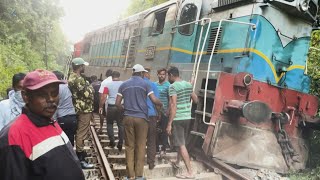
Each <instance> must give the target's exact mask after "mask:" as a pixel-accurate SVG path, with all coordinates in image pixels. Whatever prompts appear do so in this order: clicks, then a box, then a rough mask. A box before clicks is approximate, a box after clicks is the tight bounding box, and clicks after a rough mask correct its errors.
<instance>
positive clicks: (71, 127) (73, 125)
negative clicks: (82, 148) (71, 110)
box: [58, 114, 77, 146]
mask: <svg viewBox="0 0 320 180" xmlns="http://www.w3.org/2000/svg"><path fill="white" fill-rule="evenodd" d="M58 123H59V125H60V127H61V129H62V130H63V131H64V133H66V135H67V136H68V138H69V140H70V142H71V144H72V146H74V135H75V134H76V130H77V116H76V115H75V114H74V115H67V116H63V117H59V118H58Z"/></svg>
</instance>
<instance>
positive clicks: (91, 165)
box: [80, 160, 94, 169]
mask: <svg viewBox="0 0 320 180" xmlns="http://www.w3.org/2000/svg"><path fill="white" fill-rule="evenodd" d="M80 164H81V168H82V169H92V168H93V167H94V166H93V164H90V163H87V162H86V161H85V160H82V161H80Z"/></svg>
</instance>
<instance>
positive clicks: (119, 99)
mask: <svg viewBox="0 0 320 180" xmlns="http://www.w3.org/2000/svg"><path fill="white" fill-rule="evenodd" d="M121 101H122V95H121V94H119V93H118V95H117V98H116V106H117V108H118V110H119V111H120V112H122V111H123V107H122V104H121Z"/></svg>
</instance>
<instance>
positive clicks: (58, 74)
mask: <svg viewBox="0 0 320 180" xmlns="http://www.w3.org/2000/svg"><path fill="white" fill-rule="evenodd" d="M52 72H53V73H54V74H55V75H56V76H57V78H58V79H59V80H63V79H64V74H63V73H62V72H60V71H52Z"/></svg>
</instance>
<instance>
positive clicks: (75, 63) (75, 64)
mask: <svg viewBox="0 0 320 180" xmlns="http://www.w3.org/2000/svg"><path fill="white" fill-rule="evenodd" d="M88 65H89V63H88V62H86V61H84V60H83V59H82V58H74V59H73V60H72V69H73V71H74V72H79V73H84V69H85V66H88Z"/></svg>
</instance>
